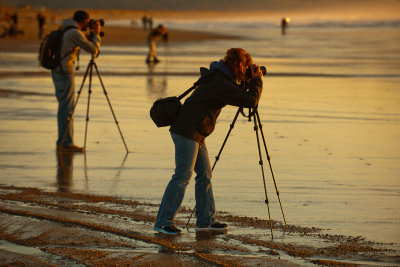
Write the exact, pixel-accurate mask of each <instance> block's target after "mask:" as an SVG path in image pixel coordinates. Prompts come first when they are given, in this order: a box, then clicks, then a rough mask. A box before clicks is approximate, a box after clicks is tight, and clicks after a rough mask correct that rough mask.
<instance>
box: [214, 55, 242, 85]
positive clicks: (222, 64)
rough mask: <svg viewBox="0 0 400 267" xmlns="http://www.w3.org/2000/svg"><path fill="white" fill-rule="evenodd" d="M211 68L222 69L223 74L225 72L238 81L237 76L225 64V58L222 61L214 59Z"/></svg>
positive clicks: (234, 80)
mask: <svg viewBox="0 0 400 267" xmlns="http://www.w3.org/2000/svg"><path fill="white" fill-rule="evenodd" d="M210 70H212V71H213V70H220V71H221V72H222V73H223V74H225V75H226V76H227V77H228V78H229V79H231V80H232V81H233V82H236V79H235V76H233V74H232V72H231V70H230V69H229V68H228V66H227V65H226V64H225V62H224V61H223V60H220V61H213V62H211V64H210Z"/></svg>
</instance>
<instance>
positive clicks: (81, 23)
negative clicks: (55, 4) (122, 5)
mask: <svg viewBox="0 0 400 267" xmlns="http://www.w3.org/2000/svg"><path fill="white" fill-rule="evenodd" d="M88 27H89V14H88V13H87V12H86V11H83V10H78V11H76V12H75V14H74V16H73V18H69V19H66V20H64V21H63V22H62V24H61V28H62V29H63V37H62V42H61V47H60V52H59V53H60V55H59V59H60V64H58V66H57V67H55V68H54V69H52V78H53V82H54V86H55V94H56V97H57V100H58V114H57V116H58V140H57V150H58V151H65V152H84V150H85V148H84V147H78V146H77V145H75V144H74V142H73V118H72V114H70V113H71V111H72V109H73V106H74V102H75V78H74V65H75V61H76V59H77V56H78V53H79V50H80V48H83V50H85V51H87V52H89V53H91V54H92V55H93V56H97V55H98V53H99V48H100V28H101V25H100V22H99V21H96V22H94V23H93V24H91V25H90V29H91V31H92V34H91V35H90V40H89V39H88V38H87V37H86V36H85V34H84V31H86V30H87V28H88ZM70 115H71V116H70ZM69 117H70V118H69Z"/></svg>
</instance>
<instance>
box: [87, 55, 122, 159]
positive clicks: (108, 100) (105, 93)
mask: <svg viewBox="0 0 400 267" xmlns="http://www.w3.org/2000/svg"><path fill="white" fill-rule="evenodd" d="M93 65H94V67H95V68H96V73H97V76H98V77H99V80H100V83H101V86H102V87H103V93H104V95H105V96H106V99H107V102H108V106H109V107H110V110H111V113H112V115H113V117H114V121H115V124H116V125H117V128H118V131H119V134H120V135H121V138H122V142H123V143H124V146H125V149H126V153H129V151H128V147H127V146H126V143H125V139H124V136H123V135H122V131H121V128H120V127H119V124H118V121H117V117H116V116H115V113H114V110H113V108H112V106H111V102H110V99H109V98H108V94H107V91H106V88H105V86H104V84H103V80H102V79H101V76H100V73H99V70H98V68H97V64H96V63H95V62H93Z"/></svg>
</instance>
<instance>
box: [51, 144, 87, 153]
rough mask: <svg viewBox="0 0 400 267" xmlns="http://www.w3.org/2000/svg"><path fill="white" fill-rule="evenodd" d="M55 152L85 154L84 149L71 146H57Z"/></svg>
mask: <svg viewBox="0 0 400 267" xmlns="http://www.w3.org/2000/svg"><path fill="white" fill-rule="evenodd" d="M57 151H60V152H77V153H82V152H85V148H84V147H79V146H77V145H72V146H63V145H59V146H57Z"/></svg>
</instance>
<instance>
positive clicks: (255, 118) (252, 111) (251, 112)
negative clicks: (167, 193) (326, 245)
mask: <svg viewBox="0 0 400 267" xmlns="http://www.w3.org/2000/svg"><path fill="white" fill-rule="evenodd" d="M239 113H242V114H243V116H245V117H247V118H249V121H251V119H252V118H253V121H254V131H255V132H256V136H257V146H258V155H259V159H260V161H259V164H260V167H261V173H262V178H263V184H264V192H265V203H266V204H267V210H268V218H269V225H270V229H271V236H272V239H273V238H274V234H273V232H272V221H271V214H270V211H269V200H268V193H267V186H266V182H265V173H264V163H263V160H262V153H261V145H260V136H259V134H258V129H260V132H261V137H262V140H263V144H264V149H265V153H266V157H267V159H268V163H269V169H270V170H271V175H272V179H273V181H274V186H275V191H276V195H277V197H278V200H279V205H280V207H281V211H282V216H283V220H284V222H285V225H286V218H285V214H284V213H283V208H282V203H281V198H280V196H279V191H278V186H277V185H276V180H275V175H274V172H273V170H272V165H271V157H270V156H269V153H268V149H267V143H266V141H265V136H264V132H263V129H262V124H261V119H260V115H259V114H258V109H257V108H254V109H250V110H249V114H248V115H245V114H244V112H243V108H239V109H238V111H237V112H236V115H235V117H234V119H233V121H232V124H231V125H230V128H229V131H228V134H227V135H226V137H225V140H224V142H223V143H222V146H221V149H220V150H219V152H218V155H217V156H216V157H215V162H214V165H213V167H212V170H214V167H215V165H216V164H217V162H218V160H219V158H220V156H221V153H222V150H223V149H224V147H225V144H226V142H227V140H228V137H229V135H230V134H231V132H232V129H233V128H234V127H235V123H236V120H237V118H238V116H239ZM195 209H196V206H195V207H194V209H193V211H192V213H191V214H190V217H189V219H188V221H187V223H186V228H188V225H189V222H190V219H191V218H192V216H193V213H194V211H195Z"/></svg>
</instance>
